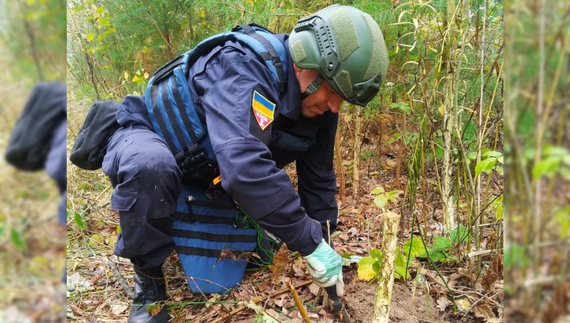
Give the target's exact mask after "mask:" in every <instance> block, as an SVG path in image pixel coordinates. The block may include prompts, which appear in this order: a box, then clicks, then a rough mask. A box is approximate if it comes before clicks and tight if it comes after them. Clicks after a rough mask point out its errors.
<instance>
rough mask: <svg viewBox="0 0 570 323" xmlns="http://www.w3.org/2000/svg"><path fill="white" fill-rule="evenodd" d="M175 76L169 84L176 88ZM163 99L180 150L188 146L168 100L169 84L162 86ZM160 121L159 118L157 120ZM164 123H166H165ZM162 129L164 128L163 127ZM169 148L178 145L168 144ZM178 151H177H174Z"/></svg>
mask: <svg viewBox="0 0 570 323" xmlns="http://www.w3.org/2000/svg"><path fill="white" fill-rule="evenodd" d="M174 78H175V76H174V75H172V76H171V77H170V80H168V81H167V82H173V81H174V84H172V85H173V86H176V81H175V80H174ZM161 92H162V93H161V97H162V103H163V104H164V110H166V114H167V115H168V120H169V121H170V122H169V123H170V126H171V127H172V130H174V135H175V136H176V139H177V140H178V143H179V144H180V148H182V147H184V146H186V140H185V139H184V135H183V134H182V130H181V129H180V125H178V122H176V116H175V115H174V108H173V107H172V104H170V100H169V99H168V86H167V84H166V83H165V84H162V91H161ZM177 104H178V102H177ZM157 119H158V118H157ZM163 122H164V121H163ZM161 128H162V127H161ZM192 131H194V130H192ZM168 144H169V146H171V148H172V146H174V147H176V145H175V144H174V143H170V142H169V143H168ZM174 151H176V150H174Z"/></svg>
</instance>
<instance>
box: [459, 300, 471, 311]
mask: <svg viewBox="0 0 570 323" xmlns="http://www.w3.org/2000/svg"><path fill="white" fill-rule="evenodd" d="M455 303H456V304H457V308H458V309H459V310H460V311H462V312H467V311H469V310H470V309H471V303H469V301H468V300H467V299H460V300H458V301H456V302H455Z"/></svg>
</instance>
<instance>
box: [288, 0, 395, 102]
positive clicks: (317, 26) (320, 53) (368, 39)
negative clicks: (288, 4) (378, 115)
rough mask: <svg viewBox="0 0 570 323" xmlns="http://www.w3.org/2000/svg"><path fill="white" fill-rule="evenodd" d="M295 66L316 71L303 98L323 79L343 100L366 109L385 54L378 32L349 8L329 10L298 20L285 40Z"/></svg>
mask: <svg viewBox="0 0 570 323" xmlns="http://www.w3.org/2000/svg"><path fill="white" fill-rule="evenodd" d="M289 48H290V52H291V58H292V59H293V62H294V63H295V65H297V67H299V68H303V69H312V70H317V71H319V75H318V76H317V77H316V78H315V80H313V82H311V84H309V86H308V87H307V89H306V90H305V92H303V94H302V95H303V98H305V97H307V96H309V95H311V94H313V93H314V92H315V91H316V90H317V89H318V88H319V86H320V84H321V83H322V81H323V80H325V81H327V82H328V83H329V84H330V85H331V86H332V87H333V89H334V90H335V91H336V92H337V93H338V94H339V95H340V96H341V97H342V98H343V99H345V100H346V101H348V102H350V103H353V104H357V105H360V106H366V104H367V103H368V102H370V100H372V99H373V98H374V96H375V95H376V93H378V89H379V88H380V85H381V84H382V81H383V80H384V78H385V76H386V71H387V70H388V51H387V50H386V44H385V43H384V36H382V31H381V30H380V27H379V26H378V24H377V23H376V21H374V19H372V17H371V16H370V15H369V14H367V13H365V12H362V11H360V10H358V9H356V8H354V7H349V6H341V5H332V6H330V7H327V8H325V9H322V10H320V11H318V12H317V13H315V14H313V15H311V16H309V17H305V18H302V19H301V20H299V21H298V22H297V26H295V28H294V29H293V32H292V33H291V35H290V36H289Z"/></svg>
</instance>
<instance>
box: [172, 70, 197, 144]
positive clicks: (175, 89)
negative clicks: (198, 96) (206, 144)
mask: <svg viewBox="0 0 570 323" xmlns="http://www.w3.org/2000/svg"><path fill="white" fill-rule="evenodd" d="M171 88H172V95H173V96H174V100H175V101H176V105H177V106H178V111H179V112H180V116H181V118H182V122H183V123H184V126H185V127H186V129H187V130H188V135H190V140H192V142H193V143H194V144H197V143H198V139H199V138H198V136H197V135H196V131H194V127H193V126H192V123H191V122H190V117H188V113H187V112H186V106H185V105H184V101H183V100H182V97H181V96H180V93H179V92H178V84H177V82H176V76H172V87H171ZM172 120H175V119H172ZM181 144H182V142H181ZM182 146H183V147H184V146H185V145H182Z"/></svg>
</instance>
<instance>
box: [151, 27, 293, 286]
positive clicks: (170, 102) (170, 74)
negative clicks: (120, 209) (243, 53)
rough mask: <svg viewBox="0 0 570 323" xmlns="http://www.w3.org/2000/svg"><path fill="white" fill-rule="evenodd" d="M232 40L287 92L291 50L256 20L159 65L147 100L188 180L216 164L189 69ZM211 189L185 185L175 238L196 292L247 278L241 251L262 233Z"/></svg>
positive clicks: (154, 122) (156, 127)
mask: <svg viewBox="0 0 570 323" xmlns="http://www.w3.org/2000/svg"><path fill="white" fill-rule="evenodd" d="M229 40H233V41H238V42H240V44H242V45H245V46H247V47H248V48H250V49H251V50H252V51H253V52H254V53H256V54H257V56H258V58H259V59H260V60H261V61H264V62H265V65H266V66H267V68H268V69H269V70H270V71H271V74H272V75H273V78H274V81H275V83H276V84H277V86H278V89H279V90H280V91H281V92H283V91H285V84H286V73H287V71H286V65H284V63H286V62H287V56H286V53H285V48H284V47H283V44H282V43H281V42H280V41H279V40H278V39H277V38H276V37H275V36H273V35H272V33H271V32H270V31H268V30H266V29H264V28H262V27H259V26H257V25H254V24H251V25H241V26H238V27H236V28H234V29H233V30H232V31H231V32H227V33H223V34H218V35H215V36H212V37H210V38H207V39H206V40H204V41H202V42H201V43H200V44H198V45H197V46H196V47H195V48H194V49H192V50H190V51H188V52H186V53H184V54H182V55H180V56H178V57H177V58H175V59H173V60H172V61H170V62H168V63H167V64H165V65H164V66H162V67H161V68H159V69H158V70H157V71H156V72H155V73H154V74H153V76H152V77H151V79H150V81H149V84H148V87H147V89H146V92H145V103H146V106H147V110H148V113H149V116H150V119H151V121H152V125H153V127H154V130H155V132H156V133H157V134H158V135H160V136H161V137H163V138H164V139H165V141H166V143H167V144H168V146H169V148H170V150H171V151H172V152H173V154H174V156H175V158H176V161H177V163H178V165H179V166H180V168H181V170H182V172H183V173H184V177H185V179H191V178H192V176H193V174H194V173H196V172H197V170H199V169H201V168H202V167H204V166H205V165H215V164H216V156H215V155H214V152H213V149H212V145H211V143H210V140H209V137H208V135H207V132H206V127H205V126H204V125H203V124H202V122H201V120H200V118H199V115H198V113H197V112H196V109H195V107H194V103H193V102H194V101H193V99H192V97H191V92H190V89H189V85H188V71H189V69H190V67H191V66H192V64H194V63H195V62H196V60H197V59H198V58H199V57H200V56H202V55H203V54H205V53H208V52H210V51H211V50H212V49H213V48H215V47H216V46H218V45H223V44H224V43H225V42H226V41H229ZM210 180H211V179H210ZM205 191H206V190H205V188H204V187H196V186H191V185H188V184H183V185H182V192H181V193H180V195H179V197H178V201H177V208H176V211H177V212H176V215H175V220H174V221H173V234H172V237H173V239H174V242H175V244H176V251H177V253H178V255H179V258H180V261H181V263H182V266H183V268H184V272H185V274H186V276H187V278H188V283H189V286H190V288H191V289H192V291H193V292H196V293H222V292H225V291H227V290H228V289H229V288H232V287H234V286H235V285H236V284H238V283H239V282H240V281H241V280H242V278H243V274H244V272H245V268H246V265H247V259H245V257H240V256H239V255H240V254H241V253H243V252H251V251H253V250H254V249H255V248H256V246H257V242H258V241H260V235H261V234H262V233H261V232H260V229H257V230H256V229H254V228H251V227H249V226H247V225H243V224H244V223H245V222H246V221H244V220H243V215H240V214H241V213H240V212H239V210H238V208H237V207H236V206H235V205H233V203H232V199H231V197H230V196H229V195H227V193H225V192H223V191H222V192H221V195H219V196H217V198H216V200H215V201H214V200H211V199H210V198H209V197H208V196H207V195H206V194H205Z"/></svg>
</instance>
